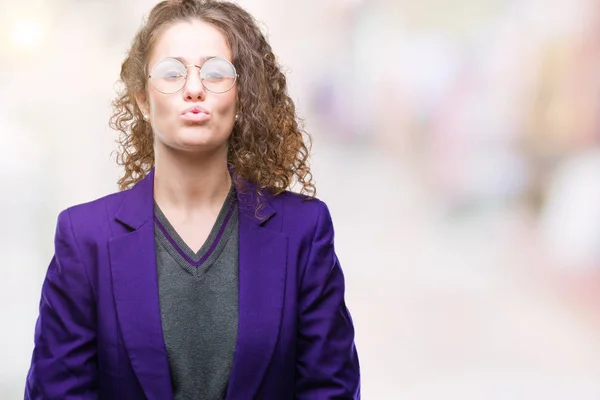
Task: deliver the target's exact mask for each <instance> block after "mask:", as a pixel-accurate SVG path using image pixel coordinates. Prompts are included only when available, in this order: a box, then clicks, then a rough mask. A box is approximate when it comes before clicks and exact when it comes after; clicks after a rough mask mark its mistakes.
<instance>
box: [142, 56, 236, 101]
mask: <svg viewBox="0 0 600 400" xmlns="http://www.w3.org/2000/svg"><path fill="white" fill-rule="evenodd" d="M214 59H219V60H223V61H225V62H227V63H228V64H229V65H231V68H233V72H235V76H234V78H233V82H232V83H231V86H230V87H229V88H228V89H227V90H223V91H221V92H215V91H214V90H210V89H209V88H207V87H206V85H204V78H202V67H204V65H205V64H206V63H207V62H209V61H210V60H214ZM165 60H173V61H176V62H178V63H179V64H181V66H183V68H184V69H185V77H184V80H183V85H181V87H180V88H179V89H177V90H176V91H174V92H163V91H162V90H160V89H159V88H157V87H156V85H154V83H153V82H152V73H150V74H148V76H147V79H148V81H149V82H150V84H151V85H152V86H153V87H154V89H156V90H157V91H158V92H160V93H162V94H175V93H178V92H180V91H181V89H183V88H184V87H185V85H186V84H187V78H188V75H189V74H188V68H189V67H196V68H198V69H199V70H200V83H201V84H202V87H204V89H206V90H208V91H209V92H211V93H215V94H223V93H227V92H229V91H230V90H231V89H232V88H233V87H234V86H235V84H236V82H237V81H238V78H239V77H240V76H239V75H238V73H237V69H236V68H235V65H233V63H232V62H231V61H229V60H227V59H225V58H222V57H211V58H209V59H207V60H206V61H204V63H203V64H202V65H196V64H188V65H185V64H184V63H182V62H181V61H179V60H178V59H176V58H173V57H165V58H161V59H160V60H158V61H157V62H156V63H155V64H154V65H153V66H152V68H150V72H152V70H154V68H155V67H156V66H157V65H158V63H160V62H163V61H165Z"/></svg>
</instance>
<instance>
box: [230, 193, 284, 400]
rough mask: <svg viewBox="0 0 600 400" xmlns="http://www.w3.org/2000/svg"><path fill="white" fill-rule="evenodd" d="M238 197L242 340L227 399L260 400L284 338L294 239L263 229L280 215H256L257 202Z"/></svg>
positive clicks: (250, 197) (265, 211)
mask: <svg viewBox="0 0 600 400" xmlns="http://www.w3.org/2000/svg"><path fill="white" fill-rule="evenodd" d="M253 190H254V188H251V189H250V193H246V194H243V195H241V194H238V200H239V202H238V204H239V210H240V213H239V216H240V218H239V301H238V303H239V317H238V337H237V344H236V351H235V356H234V360H233V368H232V371H231V375H230V378H229V386H228V389H227V397H226V398H227V400H247V399H251V398H254V396H255V395H256V392H257V390H258V387H259V385H260V383H261V382H262V379H263V377H264V374H265V372H266V370H267V367H268V365H269V363H270V361H271V357H272V355H273V351H274V349H275V344H276V342H277V338H278V335H279V327H280V324H281V315H282V310H283V298H284V291H285V280H286V270H287V266H286V261H287V244H288V239H287V236H285V235H284V234H282V233H279V232H276V231H273V230H270V229H268V228H266V227H264V226H263V225H264V224H265V223H266V221H267V220H268V219H269V218H270V217H271V216H272V215H273V214H274V213H275V210H274V209H273V208H272V207H271V206H270V205H269V204H268V203H267V202H265V203H264V208H263V209H262V210H261V214H262V218H259V217H257V216H256V213H255V204H256V197H255V195H254V194H253V193H252V191H253Z"/></svg>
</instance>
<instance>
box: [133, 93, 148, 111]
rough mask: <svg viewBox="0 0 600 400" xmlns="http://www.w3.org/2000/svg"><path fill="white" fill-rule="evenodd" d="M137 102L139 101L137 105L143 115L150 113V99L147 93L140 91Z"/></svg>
mask: <svg viewBox="0 0 600 400" xmlns="http://www.w3.org/2000/svg"><path fill="white" fill-rule="evenodd" d="M135 102H136V103H137V106H138V107H139V109H140V111H141V112H142V114H143V115H148V114H150V107H149V105H148V101H147V100H146V94H145V93H142V92H140V93H138V94H136V95H135Z"/></svg>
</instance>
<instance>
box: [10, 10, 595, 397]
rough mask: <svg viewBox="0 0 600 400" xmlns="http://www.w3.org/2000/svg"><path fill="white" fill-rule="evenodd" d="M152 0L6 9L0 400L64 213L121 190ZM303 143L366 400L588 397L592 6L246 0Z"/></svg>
mask: <svg viewBox="0 0 600 400" xmlns="http://www.w3.org/2000/svg"><path fill="white" fill-rule="evenodd" d="M154 3H155V2H154V1H150V0H128V1H127V2H123V1H116V0H101V1H100V0H97V1H93V0H87V1H75V0H52V1H51V2H49V1H40V0H30V1H27V2H15V1H8V0H0V9H1V10H2V11H1V12H0V71H2V73H1V74H0V87H1V90H0V188H1V189H0V190H1V193H2V196H0V213H1V214H2V216H1V218H0V221H1V223H2V228H3V229H2V230H0V265H1V266H2V267H3V268H2V275H1V276H0V278H1V279H0V321H1V323H2V329H0V398H1V399H3V400H16V399H19V398H21V399H22V398H23V395H22V393H23V385H24V379H25V375H26V372H27V369H28V366H29V361H30V357H31V351H32V347H33V330H34V324H35V320H36V317H37V307H38V303H39V296H40V289H41V284H42V280H43V277H44V274H45V271H46V268H47V265H48V263H49V261H50V259H51V257H52V253H53V236H54V229H55V224H56V217H57V215H58V213H59V212H60V211H61V210H62V209H64V208H66V207H68V206H71V205H73V204H77V203H81V202H85V201H89V200H91V199H94V198H97V197H100V196H102V195H105V194H107V193H110V192H113V191H116V189H117V186H116V180H117V178H118V176H119V172H120V171H119V170H118V168H117V167H116V165H115V162H114V156H113V155H111V153H112V152H113V151H114V150H115V149H116V145H115V139H116V134H115V133H114V132H113V131H111V130H110V129H109V128H108V126H107V122H108V119H109V117H110V113H111V109H110V101H111V99H112V97H113V95H114V83H115V81H116V80H117V78H118V73H119V70H120V63H121V61H122V59H123V57H124V54H125V51H126V50H127V46H128V45H129V43H130V41H131V39H132V37H133V35H134V33H135V31H136V30H137V28H138V26H139V24H140V22H141V21H142V18H143V16H144V15H145V13H147V12H148V11H149V10H150V8H151V7H152V6H153V5H154ZM239 3H240V4H241V5H242V6H244V7H245V8H246V9H248V10H249V11H250V12H251V13H253V14H254V15H255V16H256V18H257V19H258V20H259V21H261V23H262V24H263V26H264V30H265V32H266V33H267V34H268V36H269V39H270V41H271V44H272V45H273V48H274V50H275V52H276V54H277V56H278V57H279V60H280V62H281V64H282V65H283V66H284V67H285V69H286V71H287V74H288V78H289V85H290V92H291V94H292V97H293V98H294V100H295V101H296V104H297V108H298V113H299V115H300V116H302V117H303V118H305V121H306V127H307V130H308V132H310V133H311V134H312V136H313V138H314V145H313V158H312V165H313V170H314V175H315V177H316V181H317V190H318V193H317V194H318V197H320V198H321V199H322V200H324V201H325V202H327V203H328V205H329V207H330V210H331V213H332V215H333V219H334V224H335V227H336V246H337V247H336V248H337V252H338V255H339V258H340V260H341V262H342V265H343V268H344V271H345V275H346V282H347V303H348V306H349V308H350V310H351V312H352V314H353V318H354V322H355V324H356V329H357V338H356V341H357V345H358V348H359V355H360V359H361V364H362V374H363V398H364V399H369V400H370V399H375V400H386V399H410V400H425V399H427V400H429V399H442V398H443V399H461V400H470V399H492V400H496V399H509V400H520V399H528V400H529V399H544V400H554V399H566V400H587V399H595V400H598V399H600V2H599V1H593V0H421V1H419V2H415V1H409V0H319V1H317V0H307V1H287V0H285V1H275V0H240V1H239Z"/></svg>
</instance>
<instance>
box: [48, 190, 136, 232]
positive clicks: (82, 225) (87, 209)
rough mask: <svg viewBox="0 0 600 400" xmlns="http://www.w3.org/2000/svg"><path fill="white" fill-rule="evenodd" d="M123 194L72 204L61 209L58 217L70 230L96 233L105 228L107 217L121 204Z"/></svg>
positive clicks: (115, 193)
mask: <svg viewBox="0 0 600 400" xmlns="http://www.w3.org/2000/svg"><path fill="white" fill-rule="evenodd" d="M124 193H125V192H114V193H110V194H107V195H104V196H102V197H98V198H95V199H92V200H89V201H86V202H82V203H76V204H73V205H71V206H69V207H67V208H65V209H63V210H62V211H61V212H60V213H59V216H58V220H59V223H60V221H61V220H65V219H66V220H68V222H69V225H71V226H72V229H74V230H76V231H77V230H78V231H87V230H90V231H93V232H98V231H99V228H101V227H102V226H105V225H106V223H107V221H108V218H107V217H108V216H109V215H110V214H114V213H115V212H116V210H118V208H119V206H120V205H121V204H122V202H123V199H124Z"/></svg>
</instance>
